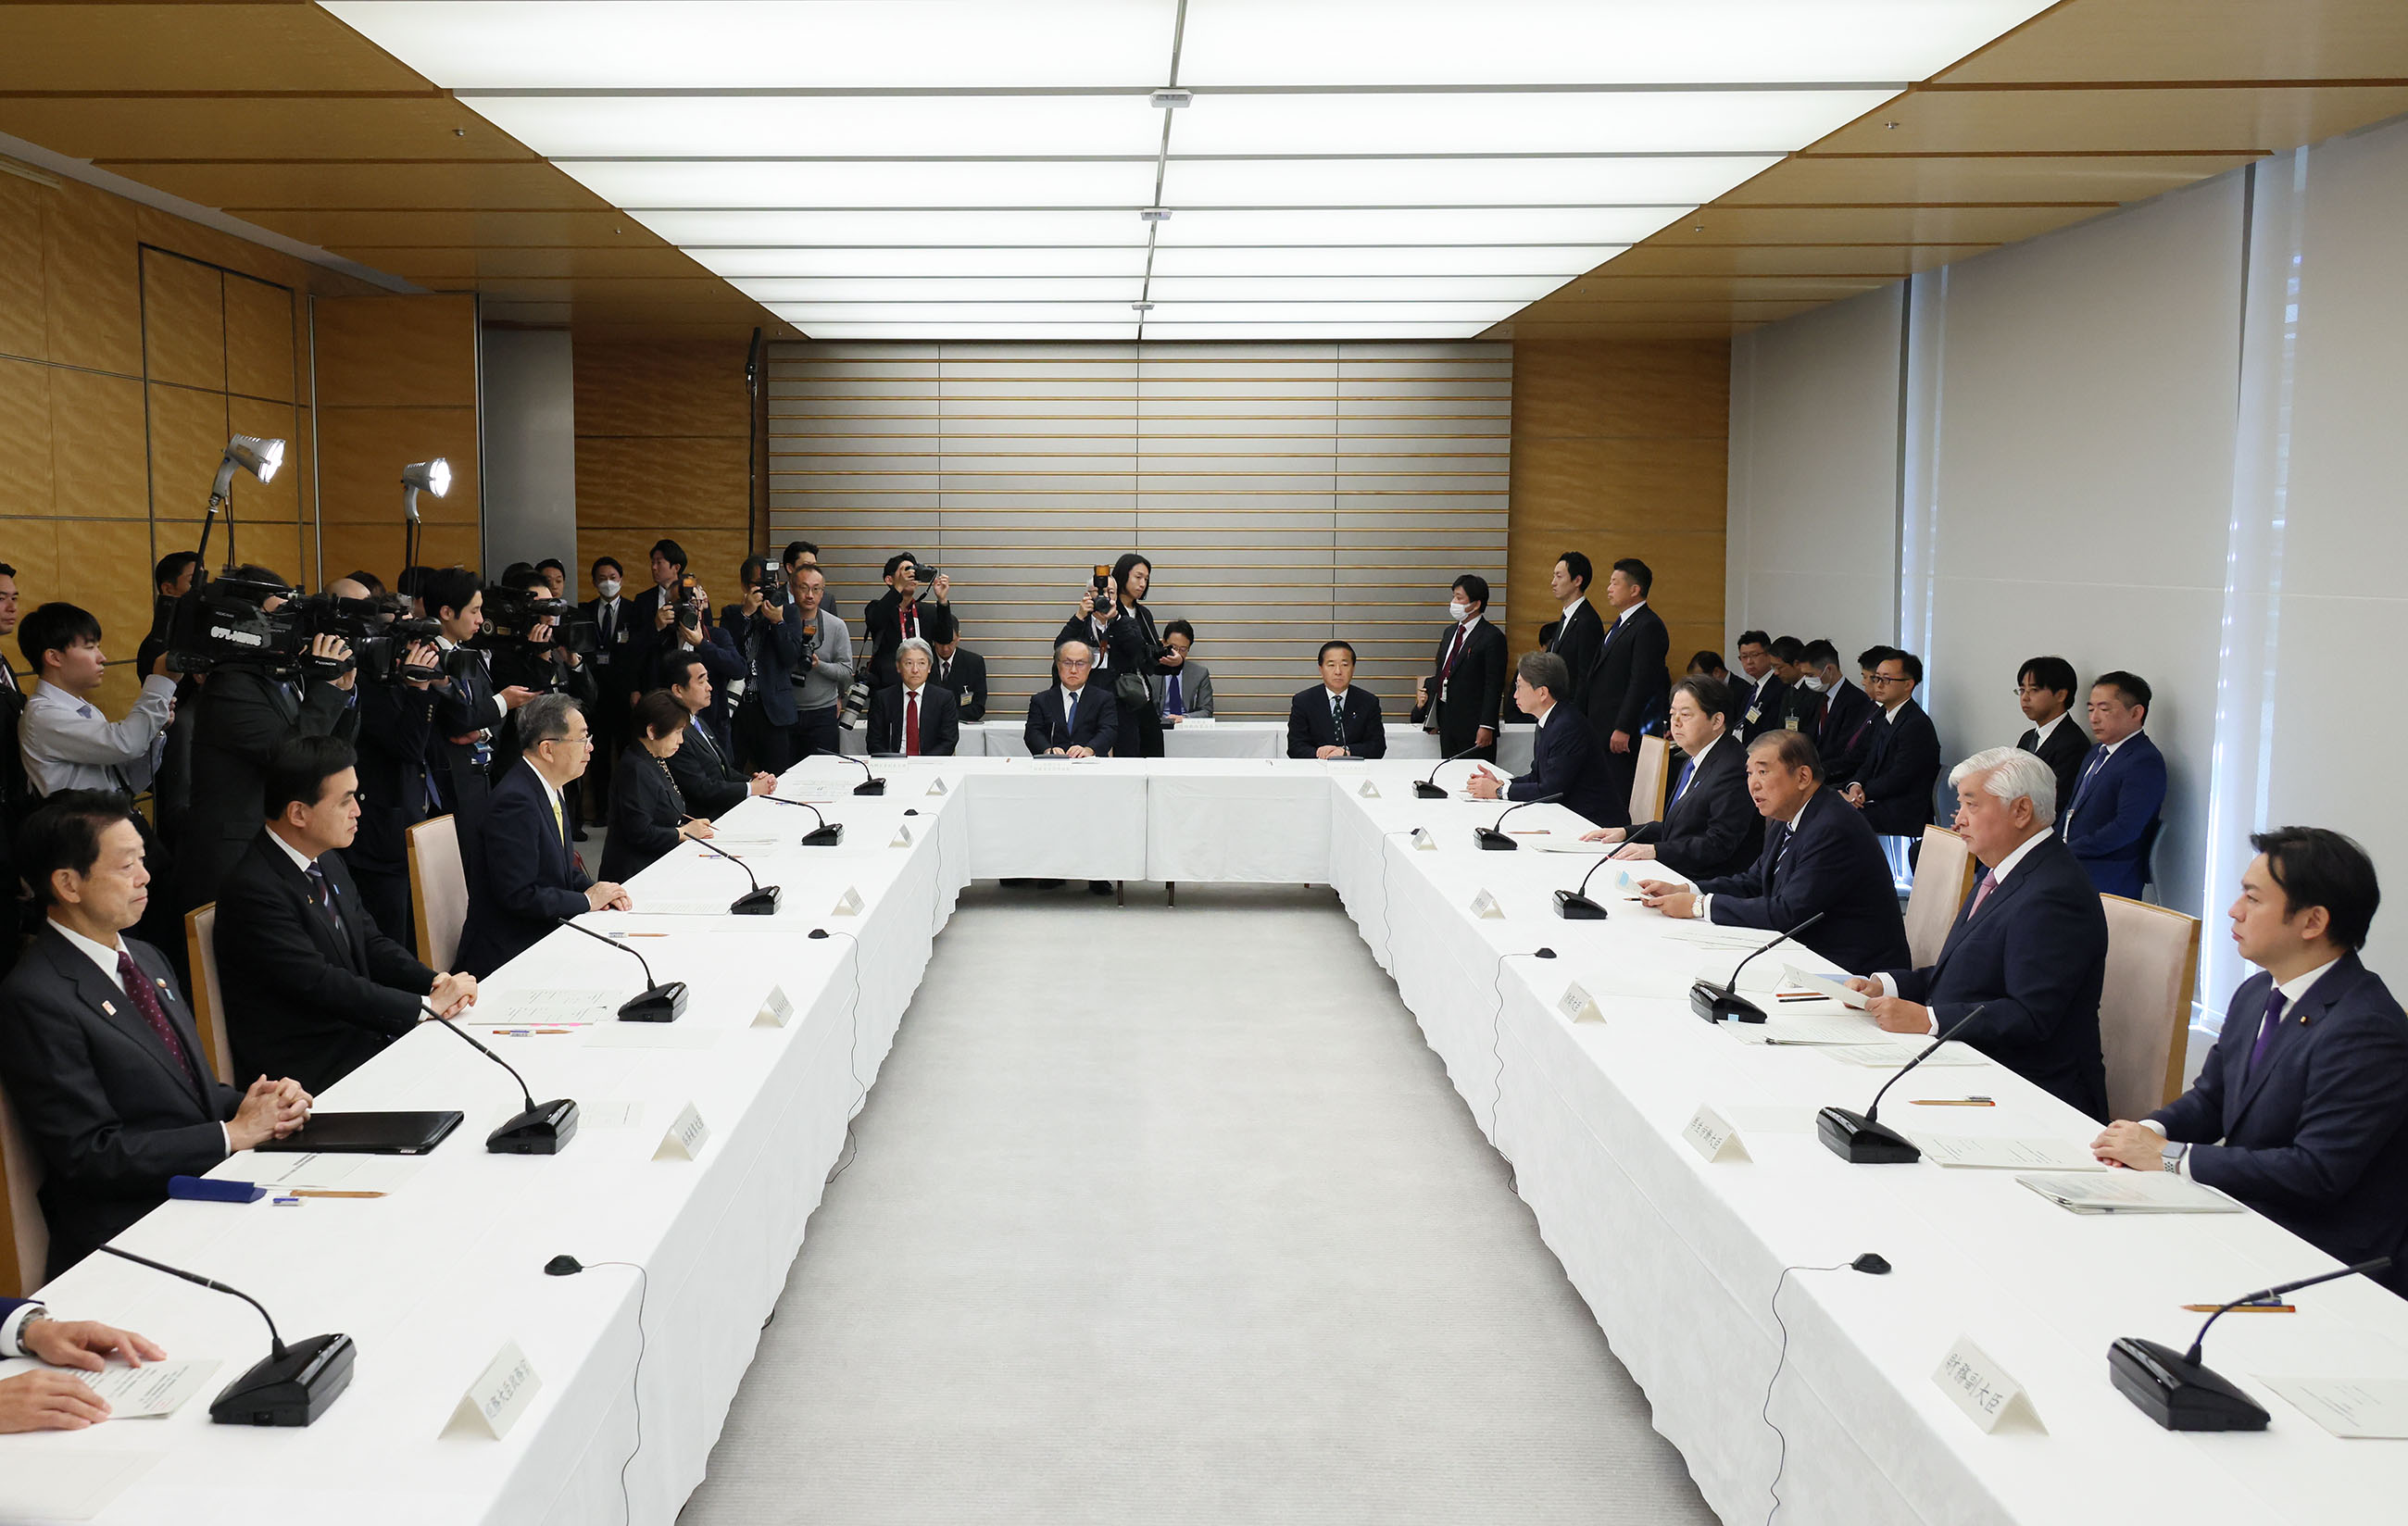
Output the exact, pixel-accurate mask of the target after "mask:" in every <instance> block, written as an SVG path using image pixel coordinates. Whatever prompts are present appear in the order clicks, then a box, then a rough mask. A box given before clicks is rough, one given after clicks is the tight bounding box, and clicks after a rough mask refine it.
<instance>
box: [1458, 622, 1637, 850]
mask: <svg viewBox="0 0 2408 1526" xmlns="http://www.w3.org/2000/svg"><path fill="white" fill-rule="evenodd" d="M1571 692H1572V673H1571V668H1570V665H1569V664H1568V663H1565V662H1564V660H1563V659H1562V658H1560V657H1558V656H1556V655H1555V653H1553V652H1551V651H1534V652H1531V653H1529V654H1528V655H1527V656H1525V657H1524V658H1523V659H1522V661H1521V662H1520V663H1518V664H1516V665H1515V667H1514V669H1513V703H1514V704H1515V705H1516V706H1520V707H1521V711H1522V713H1523V714H1524V715H1527V716H1528V717H1529V718H1530V719H1531V720H1536V721H1537V722H1538V723H1539V732H1538V734H1537V735H1536V736H1534V737H1532V738H1531V740H1530V771H1529V772H1528V773H1527V774H1525V775H1523V776H1522V777H1519V778H1516V779H1513V780H1511V781H1508V780H1505V779H1502V778H1499V777H1497V775H1495V774H1493V773H1491V772H1490V771H1489V768H1488V765H1487V764H1486V763H1483V764H1481V765H1480V766H1479V767H1478V768H1477V769H1475V770H1473V771H1472V775H1471V778H1470V780H1469V782H1468V783H1467V784H1466V785H1465V788H1466V789H1469V791H1470V792H1471V793H1472V796H1473V798H1475V799H1479V800H1496V799H1499V798H1502V799H1506V800H1544V799H1546V798H1547V797H1548V796H1549V795H1555V796H1559V797H1560V798H1559V799H1558V801H1557V804H1559V805H1561V806H1563V807H1564V808H1565V809H1566V810H1568V811H1572V812H1575V813H1576V814H1578V815H1581V816H1584V817H1586V818H1587V819H1588V820H1591V821H1600V822H1601V821H1604V820H1608V814H1607V813H1608V811H1609V809H1610V807H1611V806H1612V805H1613V788H1612V785H1611V782H1610V781H1609V779H1608V778H1607V771H1606V763H1605V753H1604V751H1603V749H1600V748H1599V747H1598V741H1597V734H1596V733H1594V732H1592V731H1590V730H1589V727H1588V721H1587V720H1586V718H1584V716H1582V714H1581V713H1580V711H1579V710H1577V709H1575V708H1573V707H1572V706H1571V704H1570V701H1569V700H1568V699H1563V698H1558V696H1560V695H1569V694H1570V693H1571ZM1625 804H1626V805H1627V802H1625Z"/></svg>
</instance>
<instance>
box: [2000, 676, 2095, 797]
mask: <svg viewBox="0 0 2408 1526" xmlns="http://www.w3.org/2000/svg"><path fill="white" fill-rule="evenodd" d="M2073 688H2074V677H2073V664H2072V663H2069V662H2067V661H2066V660H2065V659H2064V658H2062V657H2035V658H2033V659H2032V660H2031V661H2030V662H2028V663H2025V664H2024V665H2023V667H2022V668H2021V669H2020V670H2019V671H2017V673H2016V674H2015V703H2016V704H2017V705H2019V706H2022V708H2023V712H2024V719H2025V720H2028V721H2030V722H2031V729H2030V730H2028V731H2027V732H2025V733H2024V734H2022V735H2021V736H2019V737H2017V738H2015V746H2016V747H2018V748H2020V749H2023V750H2024V751H2026V752H2028V753H2030V754H2031V755H2032V756H2034V757H2036V758H2038V759H2039V760H2040V761H2041V762H2042V763H2046V764H2048V769H2049V772H2050V773H2052V774H2055V775H2056V776H2057V804H2058V805H2066V804H2069V803H2070V802H2071V800H2072V799H2073V791H2074V787H2075V786H2076V785H2078V784H2079V783H2080V782H2081V780H2082V763H2083V760H2084V759H2085V757H2087V756H2088V755H2089V751H2090V748H2089V737H2090V734H2089V733H2088V732H2087V731H2085V730H2084V729H2083V726H2082V723H2081V722H2080V721H2077V720H2074V719H2073V718H2072V717H2071V714H2070V713H2069V712H2070V711H2071V710H2072V708H2073Z"/></svg>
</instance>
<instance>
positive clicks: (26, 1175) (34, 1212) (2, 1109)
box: [0, 1088, 50, 1298]
mask: <svg viewBox="0 0 2408 1526" xmlns="http://www.w3.org/2000/svg"><path fill="white" fill-rule="evenodd" d="M41 1190H42V1160H41V1157H40V1156H38V1155H36V1154H35V1153H34V1148H33V1146H32V1145H31V1144H30V1143H28V1142H27V1141H26V1138H25V1134H24V1131H23V1130H22V1129H20V1128H18V1127H17V1115H16V1114H15V1113H13V1112H11V1111H10V1110H9V1107H8V1092H7V1089H6V1088H0V1297H7V1298H27V1297H31V1296H32V1295H33V1292H34V1291H35V1290H36V1289H37V1288H39V1287H40V1286H41V1285H42V1280H43V1276H44V1275H45V1274H46V1273H47V1272H48V1271H49V1269H50V1224H49V1222H48V1221H47V1220H46V1219H43V1218H42V1200H41V1197H40V1195H39V1194H40V1192H41Z"/></svg>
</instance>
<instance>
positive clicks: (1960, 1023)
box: [1814, 1002, 1990, 1165]
mask: <svg viewBox="0 0 2408 1526" xmlns="http://www.w3.org/2000/svg"><path fill="white" fill-rule="evenodd" d="M1989 1005H1990V1004H1989V1003H1987V1002H1984V1003H1983V1004H1982V1005H1979V1006H1977V1007H1975V1008H1973V1010H1972V1011H1971V1012H1968V1013H1966V1014H1965V1015H1964V1016H1963V1017H1961V1018H1958V1019H1957V1020H1956V1021H1955V1022H1952V1023H1950V1024H1949V1025H1948V1031H1947V1032H1946V1033H1943V1034H1941V1035H1940V1036H1939V1037H1938V1038H1935V1039H1933V1040H1932V1041H1931V1043H1930V1045H1929V1046H1928V1048H1925V1049H1924V1051H1923V1052H1922V1053H1921V1054H1918V1055H1916V1056H1915V1057H1914V1059H1912V1060H1910V1061H1908V1062H1906V1063H1905V1064H1903V1065H1901V1066H1899V1072H1898V1074H1897V1075H1896V1076H1893V1077H1890V1078H1889V1079H1888V1080H1886V1081H1884V1082H1883V1083H1882V1086H1881V1090H1880V1091H1876V1092H1874V1093H1873V1102H1872V1105H1871V1106H1870V1107H1868V1108H1866V1109H1865V1110H1864V1111H1863V1112H1861V1113H1852V1112H1850V1111H1849V1110H1848V1109H1846V1108H1845V1107H1826V1108H1824V1109H1823V1110H1822V1111H1821V1112H1819V1113H1817V1114H1815V1115H1814V1133H1815V1134H1816V1135H1817V1136H1818V1137H1820V1138H1821V1139H1822V1141H1823V1146H1824V1148H1826V1149H1828V1150H1829V1151H1830V1152H1831V1153H1832V1154H1834V1155H1837V1156H1840V1157H1841V1158H1842V1159H1843V1160H1845V1161H1846V1162H1848V1163H1849V1164H1850V1165H1911V1164H1913V1163H1914V1162H1916V1161H1919V1160H1922V1159H1923V1151H1921V1150H1920V1149H1917V1148H1915V1145H1914V1140H1912V1139H1909V1138H1908V1137H1907V1136H1906V1135H1904V1134H1900V1133H1899V1132H1898V1131H1897V1130H1896V1129H1892V1128H1889V1127H1887V1126H1886V1125H1885V1124H1882V1123H1879V1122H1876V1121H1875V1120H1877V1119H1878V1118H1880V1116H1881V1100H1882V1099H1883V1098H1884V1097H1886V1096H1888V1095H1889V1089H1890V1088H1891V1087H1894V1086H1896V1085H1897V1084H1898V1083H1899V1081H1901V1080H1903V1079H1905V1078H1906V1073H1907V1072H1908V1071H1910V1070H1913V1069H1914V1067H1915V1066H1917V1065H1919V1064H1921V1063H1923V1062H1925V1061H1926V1060H1928V1059H1930V1058H1931V1057H1932V1056H1933V1055H1935V1054H1937V1053H1939V1052H1940V1046H1942V1044H1945V1043H1947V1042H1948V1041H1949V1040H1950V1039H1952V1038H1955V1037H1956V1036H1957V1034H1961V1033H1963V1032H1964V1031H1965V1025H1966V1024H1967V1023H1969V1022H1971V1021H1972V1020H1974V1019H1975V1018H1978V1017H1980V1016H1981V1015H1982V1014H1983V1013H1984V1012H1985V1011H1988V1010H1989Z"/></svg>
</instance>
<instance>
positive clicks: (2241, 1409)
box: [2107, 1256, 2391, 1431]
mask: <svg viewBox="0 0 2408 1526" xmlns="http://www.w3.org/2000/svg"><path fill="white" fill-rule="evenodd" d="M2390 1264H2391V1258H2390V1257H2388V1256H2377V1257H2375V1258H2374V1259H2373V1260H2372V1261H2368V1262H2358V1264H2357V1265H2356V1266H2344V1267H2343V1268H2342V1269H2341V1270H2340V1271H2338V1272H2324V1273H2319V1274H2318V1275H2317V1276H2312V1277H2301V1278H2300V1279H2299V1280H2298V1281H2297V1282H2285V1283H2280V1284H2278V1285H2276V1286H2274V1287H2272V1288H2260V1289H2259V1290H2258V1291H2256V1292H2254V1293H2245V1294H2243V1295H2242V1296H2241V1297H2239V1298H2236V1299H2234V1300H2233V1301H2232V1302H2231V1303H2229V1304H2226V1305H2223V1306H2221V1307H2220V1308H2218V1309H2217V1310H2216V1311H2215V1312H2214V1313H2213V1314H2211V1315H2209V1316H2208V1317H2207V1324H2203V1325H2200V1327H2199V1334H2198V1335H2197V1336H2196V1337H2195V1338H2194V1339H2193V1340H2192V1341H2191V1343H2190V1349H2189V1350H2188V1351H2186V1352H2185V1353H2184V1354H2183V1355H2181V1356H2176V1355H2175V1354H2174V1349H2173V1348H2172V1347H2171V1346H2160V1345H2158V1344H2157V1342H2156V1341H2144V1340H2142V1339H2140V1338H2138V1337H2137V1336H2132V1335H2126V1336H2123V1337H2122V1338H2120V1339H2118V1340H2116V1341H2115V1342H2114V1344H2112V1345H2110V1346H2109V1347H2108V1348H2107V1376H2108V1377H2109V1378H2110V1379H2111V1380H2113V1381H2114V1385H2115V1389H2116V1391H2117V1392H2119V1393H2121V1394H2123V1396H2124V1397H2125V1398H2127V1399H2129V1400H2131V1401H2132V1404H2133V1406H2134V1407H2136V1408H2137V1409H2139V1410H2140V1411H2141V1413H2142V1414H2143V1415H2146V1416H2147V1417H2149V1419H2153V1420H2155V1421H2157V1423H2158V1424H2159V1425H2161V1426H2163V1427H2164V1428H2165V1429H2167V1430H2169V1431H2263V1430H2264V1429H2266V1425H2267V1421H2268V1419H2270V1417H2269V1416H2268V1415H2267V1413H2266V1410H2265V1406H2264V1405H2260V1404H2258V1403H2257V1400H2255V1399H2252V1398H2251V1397H2249V1395H2248V1394H2247V1393H2245V1392H2243V1391H2242V1390H2241V1389H2240V1387H2239V1386H2238V1385H2236V1384H2235V1383H2234V1382H2233V1381H2232V1380H2231V1379H2230V1378H2229V1377H2226V1376H2224V1375H2222V1374H2221V1373H2218V1372H2216V1371H2214V1369H2212V1368H2209V1367H2206V1366H2202V1365H2201V1364H2200V1360H2199V1356H2200V1348H2202V1347H2203V1346H2204V1345H2205V1344H2206V1341H2207V1329H2208V1325H2212V1324H2214V1323H2215V1321H2216V1320H2218V1319H2223V1318H2224V1317H2225V1316H2226V1315H2227V1314H2229V1313H2230V1312H2232V1311H2233V1310H2234V1309H2237V1308H2239V1307H2241V1306H2242V1305H2244V1304H2257V1303H2271V1302H2272V1300H2274V1299H2275V1298H2277V1297H2279V1296H2281V1295H2282V1294H2284V1293H2287V1292H2296V1291H2299V1290H2300V1289H2301V1288H2313V1287H2315V1285H2316V1284H2317V1283H2319V1282H2331V1281H2333V1280H2335V1279H2336V1278H2339V1277H2345V1276H2372V1275H2373V1274H2374V1273H2376V1272H2380V1271H2383V1270H2384V1269H2385V1268H2386V1267H2388V1266H2389V1265H2390Z"/></svg>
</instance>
